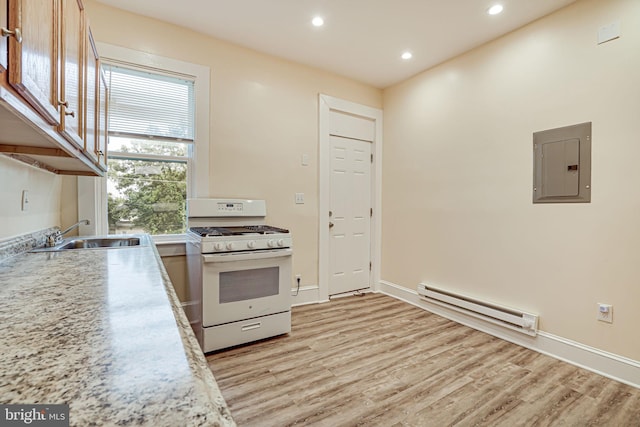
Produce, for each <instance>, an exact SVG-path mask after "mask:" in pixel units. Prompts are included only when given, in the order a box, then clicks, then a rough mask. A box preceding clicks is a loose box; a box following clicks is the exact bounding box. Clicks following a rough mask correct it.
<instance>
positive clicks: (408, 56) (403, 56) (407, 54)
mask: <svg viewBox="0 0 640 427" xmlns="http://www.w3.org/2000/svg"><path fill="white" fill-rule="evenodd" d="M401 58H402V59H404V60H407V59H411V58H413V54H412V53H411V52H404V53H403V54H402V56H401Z"/></svg>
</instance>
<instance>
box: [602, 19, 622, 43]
mask: <svg viewBox="0 0 640 427" xmlns="http://www.w3.org/2000/svg"><path fill="white" fill-rule="evenodd" d="M619 37H620V21H616V22H612V23H611V24H609V25H604V26H602V27H600V28H598V44H602V43H606V42H608V41H611V40H615V39H617V38H619Z"/></svg>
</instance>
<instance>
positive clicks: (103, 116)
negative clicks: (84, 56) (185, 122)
mask: <svg viewBox="0 0 640 427" xmlns="http://www.w3.org/2000/svg"><path fill="white" fill-rule="evenodd" d="M108 128H109V88H108V86H107V78H106V77H105V75H104V73H103V72H102V66H101V64H100V61H98V128H97V130H98V132H97V134H98V136H97V138H98V140H97V147H96V148H97V152H98V166H99V167H100V169H102V170H103V171H106V170H107V145H108V144H109V132H108Z"/></svg>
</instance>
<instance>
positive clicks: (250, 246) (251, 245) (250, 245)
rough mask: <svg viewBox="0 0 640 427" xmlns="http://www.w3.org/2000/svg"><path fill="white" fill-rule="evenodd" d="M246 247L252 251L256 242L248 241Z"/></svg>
mask: <svg viewBox="0 0 640 427" xmlns="http://www.w3.org/2000/svg"><path fill="white" fill-rule="evenodd" d="M247 247H248V248H249V249H253V248H255V247H256V242H255V240H249V242H248V243H247Z"/></svg>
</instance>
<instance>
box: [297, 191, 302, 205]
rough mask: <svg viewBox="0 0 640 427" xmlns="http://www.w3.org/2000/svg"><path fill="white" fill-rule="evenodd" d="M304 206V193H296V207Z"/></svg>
mask: <svg viewBox="0 0 640 427" xmlns="http://www.w3.org/2000/svg"><path fill="white" fill-rule="evenodd" d="M303 204H304V193H296V205H303Z"/></svg>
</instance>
